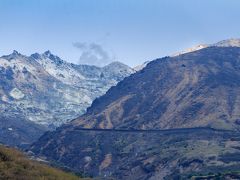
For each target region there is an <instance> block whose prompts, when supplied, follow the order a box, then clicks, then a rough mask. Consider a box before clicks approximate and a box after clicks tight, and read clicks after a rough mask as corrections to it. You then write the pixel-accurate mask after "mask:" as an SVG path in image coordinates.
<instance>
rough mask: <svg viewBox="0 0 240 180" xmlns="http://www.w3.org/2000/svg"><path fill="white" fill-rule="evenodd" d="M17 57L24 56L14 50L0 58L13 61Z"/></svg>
mask: <svg viewBox="0 0 240 180" xmlns="http://www.w3.org/2000/svg"><path fill="white" fill-rule="evenodd" d="M18 57H24V55H22V54H21V53H19V52H18V51H16V50H13V52H12V53H11V54H9V55H5V56H2V58H6V59H8V60H10V59H15V58H18Z"/></svg>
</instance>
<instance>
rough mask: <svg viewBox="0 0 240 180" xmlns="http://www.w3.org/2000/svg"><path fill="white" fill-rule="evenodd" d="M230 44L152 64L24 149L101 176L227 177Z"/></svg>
mask: <svg viewBox="0 0 240 180" xmlns="http://www.w3.org/2000/svg"><path fill="white" fill-rule="evenodd" d="M232 42H233V40H229V41H224V42H223V43H220V44H221V45H213V46H209V47H206V48H202V49H200V50H197V51H195V50H194V51H192V52H189V53H182V54H180V55H178V56H174V57H164V58H160V59H156V60H154V61H151V62H150V63H148V64H147V66H146V67H145V68H143V69H142V70H140V71H138V72H136V73H134V74H132V75H130V76H129V77H127V78H125V79H124V80H123V81H121V82H119V83H118V84H117V86H114V87H112V88H110V89H109V90H108V91H107V93H106V94H105V95H103V96H101V97H99V98H97V99H95V100H94V101H93V103H92V105H91V107H89V108H88V109H87V112H86V113H85V114H84V115H82V116H80V117H79V118H76V119H75V120H73V121H71V122H69V123H67V124H66V125H63V126H61V127H60V128H58V129H57V130H56V131H54V132H49V133H46V134H45V135H43V136H42V137H41V138H40V139H39V141H37V142H36V143H34V144H33V146H32V147H31V150H32V151H33V152H35V153H36V154H37V155H39V156H45V157H46V158H47V159H49V160H53V161H57V162H59V163H63V164H64V165H67V166H68V167H70V168H71V169H72V170H74V171H77V172H85V173H88V174H90V175H93V176H100V177H115V178H117V179H164V178H165V179H179V178H180V177H184V178H186V179H187V178H189V179H190V178H191V177H193V176H195V175H196V174H199V175H200V174H204V175H208V174H209V173H210V174H211V173H212V174H213V176H214V177H215V175H214V174H218V173H220V174H221V173H222V172H223V170H224V172H226V173H230V176H232V174H231V173H232V171H239V169H240V163H239V162H240V161H239V154H240V150H239V149H240V141H239V138H240V133H239V130H240V123H239V119H240V111H239V109H240V71H239V70H240V47H235V41H234V44H232ZM236 42H239V40H236ZM239 44H240V43H237V46H238V45H239ZM223 176H225V175H223ZM205 177H207V176H205Z"/></svg>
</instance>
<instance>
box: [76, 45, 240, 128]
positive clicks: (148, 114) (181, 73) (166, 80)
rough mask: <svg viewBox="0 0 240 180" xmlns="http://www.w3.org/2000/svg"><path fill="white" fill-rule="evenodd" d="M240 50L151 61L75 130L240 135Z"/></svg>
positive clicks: (97, 104)
mask: <svg viewBox="0 0 240 180" xmlns="http://www.w3.org/2000/svg"><path fill="white" fill-rule="evenodd" d="M239 70H240V48H233V47H232V48H220V47H211V48H206V49H202V50H200V51H196V52H192V53H188V54H183V55H180V56H177V57H166V58H162V59H157V60H155V61H152V62H151V63H149V64H148V65H147V67H146V68H144V69H143V70H142V71H140V72H138V73H136V74H134V75H131V76H130V77H128V78H126V79H125V80H124V81H122V82H120V83H119V84H118V85H117V86H115V87H113V88H111V89H110V90H109V91H108V92H107V93H106V95H104V96H102V97H100V98H98V99H96V100H95V101H94V102H93V104H92V106H91V107H90V108H89V109H88V112H87V114H85V115H84V116H82V117H80V118H78V119H76V120H75V121H74V122H73V123H72V124H73V125H74V126H81V127H84V128H124V129H131V128H132V129H169V128H183V127H203V126H204V127H205V126H210V127H213V128H217V129H239V119H240V111H239V108H240V101H239V100H240V99H239V98H240V71H239Z"/></svg>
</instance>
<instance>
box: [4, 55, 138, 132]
mask: <svg viewBox="0 0 240 180" xmlns="http://www.w3.org/2000/svg"><path fill="white" fill-rule="evenodd" d="M133 72H134V70H133V69H132V68H130V67H128V66H127V65H124V64H122V63H120V62H113V63H111V64H109V65H107V66H105V67H96V66H90V65H76V64H72V63H68V62H66V61H64V60H62V59H60V58H59V57H58V56H56V55H53V54H52V53H51V52H50V51H46V52H45V53H43V54H38V53H35V54H32V55H31V56H25V55H22V54H20V53H18V52H17V51H14V52H13V53H12V54H10V55H6V56H2V57H0V114H4V117H8V116H9V117H13V116H15V117H16V118H17V117H21V118H24V119H25V120H30V121H33V122H35V123H37V124H41V125H44V126H47V127H50V128H51V127H58V126H60V125H61V124H63V123H65V122H67V121H68V120H72V119H74V118H75V117H78V116H79V115H81V114H83V113H84V112H85V110H86V108H87V107H88V106H89V105H91V103H92V101H93V100H94V99H95V98H97V97H99V96H101V95H103V94H104V93H105V92H106V91H107V90H108V89H109V88H110V87H111V86H114V85H116V84H117V82H119V81H120V80H122V79H123V78H124V77H126V76H129V75H130V74H132V73H133ZM8 128H10V130H12V129H11V127H8Z"/></svg>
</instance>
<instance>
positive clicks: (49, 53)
mask: <svg viewBox="0 0 240 180" xmlns="http://www.w3.org/2000/svg"><path fill="white" fill-rule="evenodd" d="M43 55H45V56H51V55H53V54H52V53H51V51H50V50H47V51H45V52H44V53H43Z"/></svg>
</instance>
